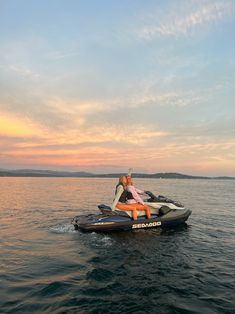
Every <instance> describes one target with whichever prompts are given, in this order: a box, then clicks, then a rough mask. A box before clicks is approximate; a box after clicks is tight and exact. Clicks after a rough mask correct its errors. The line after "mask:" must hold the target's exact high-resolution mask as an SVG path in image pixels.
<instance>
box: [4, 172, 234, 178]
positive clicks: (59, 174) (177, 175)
mask: <svg viewBox="0 0 235 314" xmlns="http://www.w3.org/2000/svg"><path fill="white" fill-rule="evenodd" d="M125 174H126V173H107V174H94V173H89V172H69V171H52V170H33V169H21V170H3V169H1V170H0V177H49V178H118V177H120V176H122V175H125ZM132 176H133V177H134V178H142V179H145V178H146V179H206V180H235V177H229V176H217V177H207V176H193V175H187V174H181V173H175V172H163V173H153V174H147V173H133V174H132Z"/></svg>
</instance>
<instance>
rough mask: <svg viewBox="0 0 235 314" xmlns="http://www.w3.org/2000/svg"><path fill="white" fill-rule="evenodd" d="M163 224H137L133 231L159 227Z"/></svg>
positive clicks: (155, 222)
mask: <svg viewBox="0 0 235 314" xmlns="http://www.w3.org/2000/svg"><path fill="white" fill-rule="evenodd" d="M161 224H162V223H161V221H154V222H149V223H147V224H135V225H132V229H137V228H151V227H157V226H161Z"/></svg>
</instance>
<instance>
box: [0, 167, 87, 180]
mask: <svg viewBox="0 0 235 314" xmlns="http://www.w3.org/2000/svg"><path fill="white" fill-rule="evenodd" d="M0 177H83V178H84V177H93V174H92V173H88V172H83V171H81V172H70V171H52V170H33V169H20V170H0Z"/></svg>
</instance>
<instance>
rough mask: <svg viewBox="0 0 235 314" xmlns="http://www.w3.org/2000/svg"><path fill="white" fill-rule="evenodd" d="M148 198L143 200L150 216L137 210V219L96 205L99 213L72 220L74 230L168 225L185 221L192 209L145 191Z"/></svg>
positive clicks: (126, 228)
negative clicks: (149, 211) (147, 216)
mask: <svg viewBox="0 0 235 314" xmlns="http://www.w3.org/2000/svg"><path fill="white" fill-rule="evenodd" d="M147 194H148V196H149V198H148V199H146V200H145V201H144V202H145V204H146V205H148V206H149V207H150V209H151V218H150V219H147V218H146V216H145V211H141V210H138V219H137V220H133V218H132V212H131V211H128V210H119V209H117V208H116V209H115V210H112V209H111V207H110V206H107V205H104V204H101V205H98V208H99V210H100V212H101V213H100V214H89V215H82V216H76V217H74V218H73V220H72V224H73V225H74V228H75V230H81V231H85V232H110V231H121V230H122V231H128V230H136V229H149V228H158V227H170V226H175V225H179V224H182V223H185V221H186V220H187V219H188V218H189V216H190V215H191V213H192V211H191V210H190V209H186V208H185V207H184V206H183V205H182V204H181V203H179V202H176V201H173V200H171V199H169V198H167V197H165V196H162V195H159V196H155V195H154V194H153V193H152V192H147Z"/></svg>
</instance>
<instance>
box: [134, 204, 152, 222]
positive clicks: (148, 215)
mask: <svg viewBox="0 0 235 314" xmlns="http://www.w3.org/2000/svg"><path fill="white" fill-rule="evenodd" d="M136 209H137V210H144V211H145V213H146V216H147V218H148V219H150V218H151V211H150V207H149V206H148V205H142V204H136Z"/></svg>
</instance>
